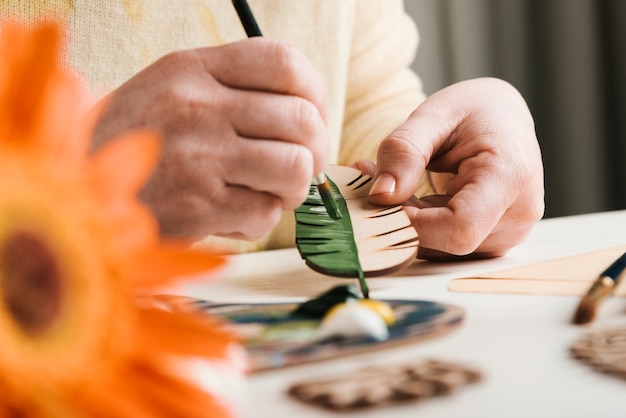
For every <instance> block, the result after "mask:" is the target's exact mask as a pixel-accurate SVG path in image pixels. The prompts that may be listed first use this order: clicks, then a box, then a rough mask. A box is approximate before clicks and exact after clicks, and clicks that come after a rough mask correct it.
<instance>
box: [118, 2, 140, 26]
mask: <svg viewBox="0 0 626 418" xmlns="http://www.w3.org/2000/svg"><path fill="white" fill-rule="evenodd" d="M122 6H124V10H125V11H126V15H127V16H128V18H129V19H130V21H131V23H132V24H133V26H135V27H137V26H139V24H140V23H141V20H142V19H143V13H144V11H143V1H142V0H122Z"/></svg>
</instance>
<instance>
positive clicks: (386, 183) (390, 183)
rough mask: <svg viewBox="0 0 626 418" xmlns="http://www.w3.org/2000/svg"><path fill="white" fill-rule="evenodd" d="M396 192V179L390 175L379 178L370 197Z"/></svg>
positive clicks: (382, 175)
mask: <svg viewBox="0 0 626 418" xmlns="http://www.w3.org/2000/svg"><path fill="white" fill-rule="evenodd" d="M395 191H396V179H394V178H393V177H392V176H390V175H389V174H381V175H380V176H378V178H377V179H376V181H375V182H374V185H373V186H372V188H371V190H370V196H372V195H376V194H389V193H393V192H395Z"/></svg>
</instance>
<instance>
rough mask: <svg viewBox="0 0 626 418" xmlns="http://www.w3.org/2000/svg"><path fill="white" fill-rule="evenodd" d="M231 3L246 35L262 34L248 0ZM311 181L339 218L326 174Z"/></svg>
mask: <svg viewBox="0 0 626 418" xmlns="http://www.w3.org/2000/svg"><path fill="white" fill-rule="evenodd" d="M233 5H234V6H235V10H236V11H237V15H238V16H239V20H241V24H242V25H243V28H244V30H245V31H246V35H248V37H249V38H252V37H254V36H263V34H262V33H261V29H260V28H259V25H258V24H257V23H256V19H255V18H254V15H253V14H252V10H250V6H248V2H247V1H245V0H233ZM312 183H313V184H314V185H315V186H317V190H318V192H319V193H320V196H321V198H322V202H323V203H324V207H325V208H326V212H328V216H330V217H331V218H333V219H339V218H341V212H340V211H339V206H337V201H336V200H335V197H334V196H333V191H332V189H331V187H330V183H329V182H328V179H327V178H326V174H324V173H320V174H319V175H317V176H315V177H313V182H312Z"/></svg>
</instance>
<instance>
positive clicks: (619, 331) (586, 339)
mask: <svg viewBox="0 0 626 418" xmlns="http://www.w3.org/2000/svg"><path fill="white" fill-rule="evenodd" d="M570 352H571V353H572V356H574V357H575V358H577V359H579V360H581V361H583V362H585V363H587V364H589V365H590V366H592V367H593V368H594V369H596V370H598V371H601V372H604V373H609V374H612V375H615V376H618V377H621V378H622V379H626V328H608V329H603V330H597V331H591V332H588V333H586V334H585V335H583V336H582V337H581V338H579V339H578V340H577V341H576V342H575V343H574V344H572V346H571V348H570Z"/></svg>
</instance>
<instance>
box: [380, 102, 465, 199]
mask: <svg viewBox="0 0 626 418" xmlns="http://www.w3.org/2000/svg"><path fill="white" fill-rule="evenodd" d="M449 113H450V111H448V110H447V109H446V108H445V107H443V106H442V104H441V103H439V101H438V100H437V99H436V97H435V98H431V99H429V100H427V101H425V102H424V103H423V104H422V105H420V107H418V108H417V109H416V110H415V111H414V112H413V114H412V115H411V116H410V118H409V119H408V120H407V121H406V122H404V123H403V124H402V125H400V126H399V127H398V128H397V129H395V130H394V131H393V132H391V134H389V135H388V136H387V137H386V138H385V139H384V140H383V141H382V143H381V144H380V147H379V148H378V156H377V161H376V166H377V169H376V175H375V179H374V185H373V186H372V189H371V191H370V201H371V202H372V203H375V204H381V205H390V204H399V203H401V202H403V201H405V200H407V199H409V198H410V197H411V195H412V194H413V193H414V192H415V190H417V187H418V185H419V183H420V181H421V178H422V176H424V175H425V169H426V167H427V166H428V164H429V162H430V160H431V158H432V157H433V155H434V154H435V153H437V152H440V150H441V148H442V147H443V144H444V143H445V141H446V139H447V138H448V137H449V136H450V135H451V134H452V132H453V131H454V127H455V126H457V125H458V123H459V122H460V121H461V120H462V117H461V116H460V115H455V114H449Z"/></svg>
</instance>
